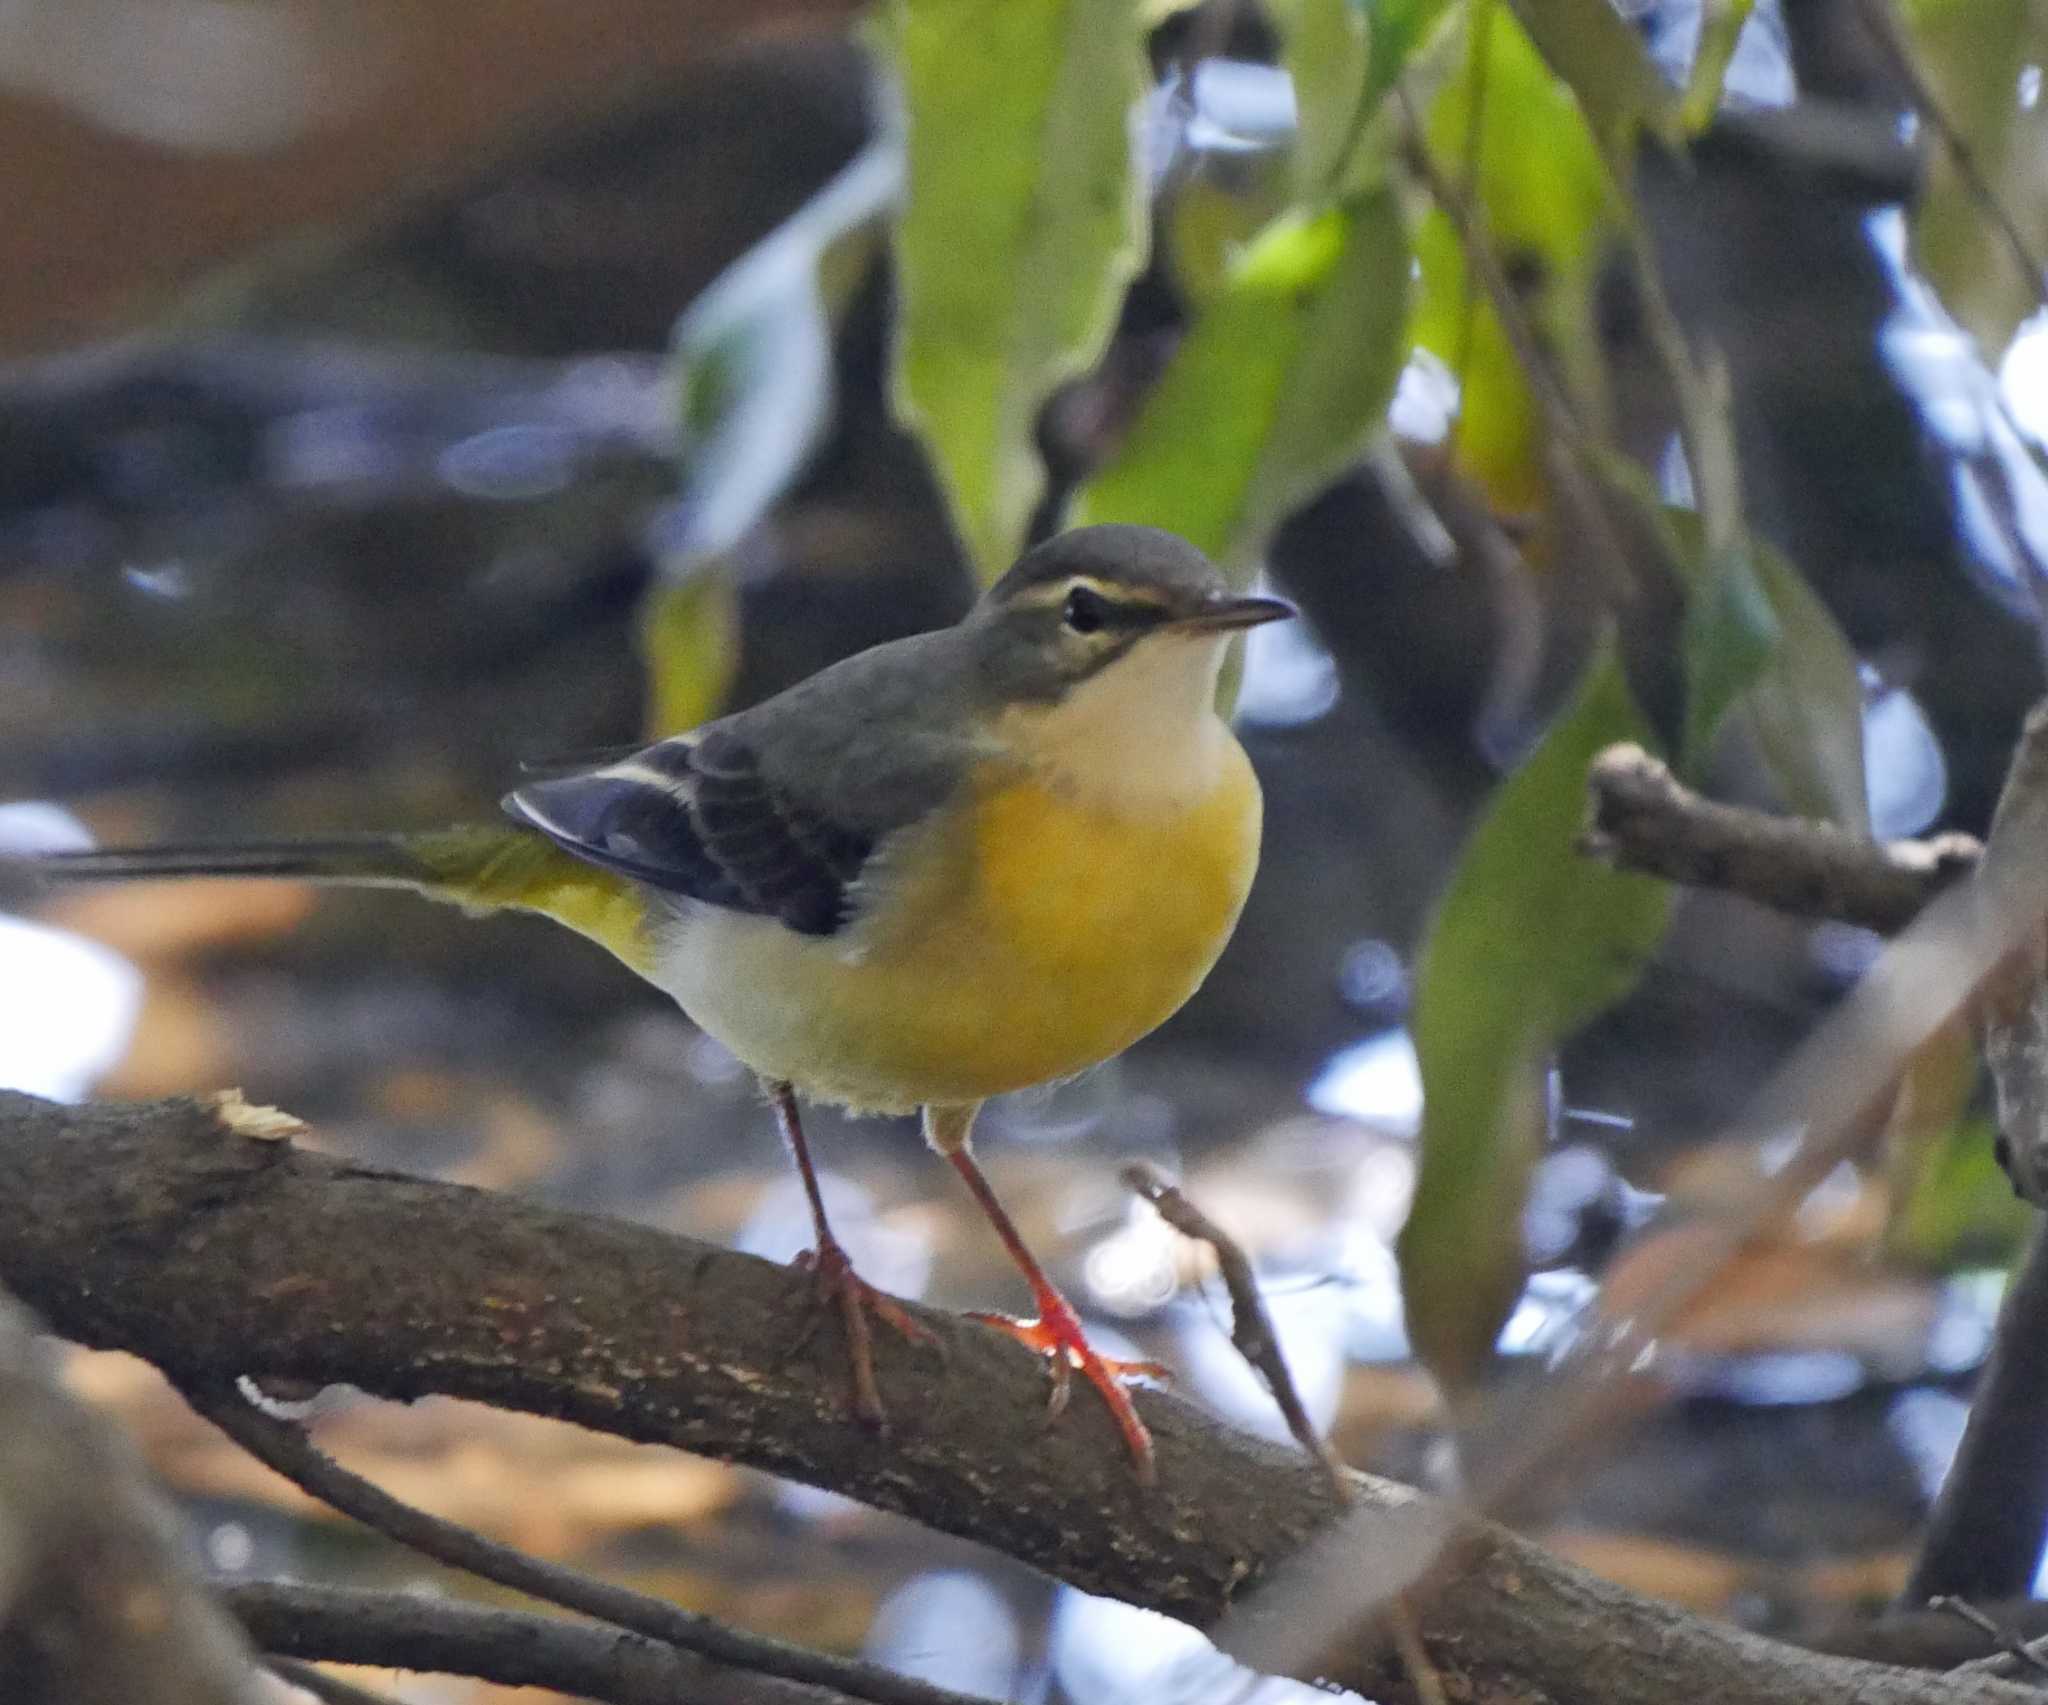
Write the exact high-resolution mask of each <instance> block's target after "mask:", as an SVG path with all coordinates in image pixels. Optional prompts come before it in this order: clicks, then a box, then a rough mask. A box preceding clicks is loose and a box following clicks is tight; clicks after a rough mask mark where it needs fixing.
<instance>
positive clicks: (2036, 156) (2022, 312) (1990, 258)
mask: <svg viewBox="0 0 2048 1705" xmlns="http://www.w3.org/2000/svg"><path fill="white" fill-rule="evenodd" d="M1899 16H1900V17H1901V18H1902V19H1903V20H1904V21H1905V23H1906V25H1907V27H1908V29H1909V30H1910V32H1911V37H1912V46H1913V50H1914V52H1915V55H1916V57H1917V60H1918V63H1919V66H1920V69H1921V71H1922V73H1923V75H1924V76H1925V78H1926V80H1927V82H1928V85H1929V87H1930V89H1931V92H1932V94H1933V96H1934V98H1935V100H1936V101H1937V102H1938V103H1939V105H1940V108H1941V112H1942V114H1943V116H1944V117H1945V118H1946V119H1947V121H1948V122H1949V123H1950V124H1952V125H1953V126H1954V127H1955V129H1956V130H1957V132H1958V133H1959V134H1960V135H1961V137H1962V138H1963V142H1964V145H1965V147H1967V148H1968V150H1969V153H1970V156H1971V158H1972V159H1973V160H1974V161H1975V164H1976V168H1977V170H1978V172H1979V173H1980V174H1981V175H1982V177H1983V179H1984V182H1985V184H1986V186H1987V187H1988V188H1989V189H1990V191H1991V193H1992V194H1993V196H1995V198H1996V200H1997V203H1998V207H1999V209H2000V210H2001V213H2002V214H2003V215H2005V216H2009V217H2010V218H2011V219H2012V221H2013V224H2014V225H2015V227H2016V228H2017V230H2018V231H2019V233H2020V236H2021V238H2022V240H2023V241H2024V242H2025V243H2026V244H2027V246H2028V248H2029V250H2030V252H2031V253H2032V254H2033V255H2034V256H2035V257H2036V258H2037V259H2038V258H2039V257H2040V256H2041V255H2042V253H2043V252H2044V249H2048V103H2044V102H2043V101H2042V99H2041V94H2042V90H2041V77H2042V70H2043V67H2044V66H2048V6H2044V5H2042V4H2040V0H1904V3H1903V4H1902V5H1901V6H1900V8H1899ZM1928 147H1929V150H1930V156H1929V157H1930V159H1931V161H1932V171H1931V173H1930V176H1929V181H1928V185H1927V191H1926V194H1925V195H1924V196H1923V197H1922V199H1921V201H1920V203H1919V205H1918V207H1917V208H1916V209H1915V210H1914V213H1913V246H1914V251H1915V255H1916V258H1917V259H1918V261H1919V264H1920V266H1921V267H1922V268H1923V269H1924V270H1925V271H1926V273H1927V276H1928V278H1929V280H1930V281H1931V282H1932V283H1933V285H1934V286H1935V288H1936V289H1937V290H1938V291H1939V292H1940V294H1941V297H1942V300H1943V302H1944V303H1945V304H1946V306H1947V308H1948V311H1949V312H1950V313H1951V314H1953V315H1954V316H1955V317H1956V318H1957V319H1958V320H1959V321H1961V322H1962V324H1963V325H1964V326H1966V327H1967V328H1968V329H1969V330H1970V331H1971V332H1972V333H1973V334H1974V335H1975V336H1976V338H1977V341H1978V343H1979V345H1980V346H1981V348H1982V350H1983V353H1984V355H1985V357H1986V358H1987V359H1992V360H1995V359H1996V358H1997V356H1998V355H1999V354H2000V353H2001V352H2002V351H2003V350H2004V349H2005V346H2006V345H2007V343H2008V342H2010V341H2011V338H2012V334H2013V329H2014V328H2015V327H2016V326H2017V325H2018V324H2019V323H2020V321H2021V320H2023V319H2025V318H2026V316H2027V315H2029V314H2031V313H2032V312H2033V311H2034V310H2035V309H2036V308H2038V307H2040V305H2041V292H2042V281H2041V279H2040V278H2039V277H2032V278H2030V277H2028V276H2027V274H2026V272H2025V271H2024V270H2023V269H2022V267H2021V265H2020V263H2019V261H2018V258H2017V257H2016V256H2015V255H2014V254H2013V253H2012V251H2011V249H2010V247H2009V245H2008V243H2007V240H2006V238H2005V236H2004V235H2003V233H2001V232H2000V230H1999V228H1998V224H1997V220H1996V218H1994V217H1993V215H1992V213H1991V211H1990V209H1988V208H1987V207H1986V206H1985V204H1984V201H1983V198H1982V197H1981V196H1980V195H1979V194H1978V193H1977V192H1976V191H1975V190H1974V189H1973V187H1972V186H1971V185H1970V183H1969V182H1968V180H1967V177H1966V176H1965V174H1964V173H1963V171H1962V170H1961V169H1960V168H1959V166H1958V164H1957V162H1956V159H1955V155H1954V152H1953V151H1952V150H1951V149H1949V148H1948V147H1946V146H1945V145H1944V143H1943V140H1942V139H1941V138H1940V136H1939V135H1930V136H1929V138H1928Z"/></svg>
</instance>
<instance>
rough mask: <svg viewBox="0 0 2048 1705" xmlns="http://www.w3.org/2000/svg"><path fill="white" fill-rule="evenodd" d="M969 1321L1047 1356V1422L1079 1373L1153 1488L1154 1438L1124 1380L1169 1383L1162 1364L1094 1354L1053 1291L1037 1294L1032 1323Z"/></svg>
mask: <svg viewBox="0 0 2048 1705" xmlns="http://www.w3.org/2000/svg"><path fill="white" fill-rule="evenodd" d="M967 1318H968V1319H969V1320H978V1321H980V1322H981V1323H982V1324H983V1325H984V1326H993V1327H994V1328H995V1329H996V1330H997V1331H998V1332H1003V1333H1007V1334H1008V1335H1009V1336H1010V1337H1012V1338H1015V1339H1016V1340H1017V1342H1018V1343H1020V1344H1023V1345H1025V1346H1027V1347H1028V1348H1030V1349H1033V1350H1036V1351H1037V1352H1038V1353H1039V1354H1040V1355H1042V1356H1043V1357H1045V1365H1046V1371H1047V1372H1048V1373H1050V1374H1051V1375H1052V1397H1051V1399H1050V1401H1049V1402H1048V1403H1047V1404H1046V1410H1045V1413H1046V1420H1047V1421H1048V1422H1051V1421H1054V1420H1057V1419H1058V1418H1059V1416H1060V1414H1061V1413H1062V1412H1063V1411H1064V1410H1065V1409H1066V1406H1067V1399H1068V1397H1069V1396H1070V1395H1071V1394H1072V1390H1073V1376H1074V1370H1075V1369H1077V1368H1078V1369H1079V1370H1080V1371H1081V1373H1082V1374H1084V1375H1085V1376H1086V1377H1087V1380H1088V1383H1089V1384H1090V1385H1092V1386H1094V1387H1095V1389H1096V1390H1097V1391H1099V1392H1100V1393H1101V1394H1102V1401H1103V1402H1105V1403H1107V1404H1108V1405H1109V1412H1110V1414H1111V1415H1112V1416H1113V1417H1114V1418H1115V1420H1116V1424H1117V1426H1118V1427H1119V1428H1120V1429H1121V1430H1122V1432H1123V1435H1124V1443H1125V1445H1126V1446H1128V1447H1129V1449H1130V1453H1131V1462H1132V1464H1133V1465H1134V1466H1135V1467H1136V1469H1137V1471H1138V1479H1139V1482H1140V1483H1141V1484H1143V1485H1146V1486H1150V1485H1151V1484H1152V1483H1153V1481H1154V1480H1155V1479H1156V1478H1157V1472H1156V1470H1155V1468H1154V1465H1153V1460H1152V1434H1151V1433H1150V1431H1149V1430H1147V1428H1146V1426H1145V1423H1144V1422H1143V1421H1141V1420H1139V1419H1138V1411H1137V1410H1136V1409H1134V1408H1133V1407H1132V1406H1131V1398H1130V1394H1129V1393H1128V1392H1127V1391H1125V1390H1124V1381H1125V1380H1132V1379H1167V1378H1170V1377H1171V1375H1170V1374H1169V1372H1168V1370H1167V1368H1166V1367H1165V1365H1164V1364H1163V1363H1160V1362H1119V1361H1113V1360H1112V1359H1111V1358H1109V1357H1108V1356H1100V1355H1097V1354H1096V1353H1095V1348H1094V1346H1093V1345H1091V1344H1090V1343H1089V1342H1088V1337H1087V1334H1086V1333H1084V1332H1083V1331H1082V1330H1081V1322H1080V1319H1079V1317H1078V1316H1077V1315H1076V1314H1075V1313H1074V1310H1073V1307H1072V1306H1071V1305H1070V1304H1069V1303H1068V1301H1067V1299H1066V1298H1065V1297H1063V1296H1061V1295H1060V1294H1059V1292H1057V1291H1053V1290H1046V1291H1042V1292H1040V1293H1039V1297H1038V1318H1037V1319H1036V1320H1014V1319H1012V1318H1011V1317H1010V1316H1009V1315H1007V1314H979V1313H976V1314H970V1315H969V1316H968V1317H967Z"/></svg>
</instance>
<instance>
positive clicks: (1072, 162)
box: [884, 0, 1147, 578]
mask: <svg viewBox="0 0 2048 1705" xmlns="http://www.w3.org/2000/svg"><path fill="white" fill-rule="evenodd" d="M885 23H886V28H885V31H884V36H885V39H886V41H887V42H888V45H889V50H890V53H891V55H892V58H893V60H894V64H895V69H896V72H897V75H898V78H899V80H900V83H901V87H902V97H903V104H904V109H905V122H906V126H907V141H906V146H907V148H908V154H909V194H908V197H907V199H906V202H905V205H904V210H903V216H902V218H901V220H900V221H899V222H898V224H897V228H896V261H897V283H898V302H899V323H898V329H897V340H896V351H895V360H896V369H895V391H896V399H897V405H898V407H899V409H900V410H901V412H902V414H903V416H904V418H905V419H906V420H907V421H908V422H909V423H910V424H911V425H912V426H913V427H914V428H915V429H916V430H917V431H918V433H919V434H920V436H921V437H922V438H923V440H924V443H925V445H926V448H927V450H928V451H929V453H930V455H931V458H932V461H933V464H934V466H935V467H936V468H937V470H938V474H939V479H940V483H941V485H942V486H943V487H944V489H945V491H946V495H947V499H948V501H949V503H950V505H951V507H952V511H953V517H954V523H955V525H956V526H957V528H958V529H959V532H960V535H961V538H962V539H963V540H964V541H965V543H966V545H967V548H968V552H969V554H970V556H971V557H972V558H973V560H974V563H975V565H976V567H977V568H978V569H979V570H980V572H981V573H982V574H983V576H984V577H989V578H992V577H993V576H995V575H996V574H999V573H1000V572H1001V571H1002V570H1003V569H1004V568H1005V567H1006V566H1007V565H1008V564H1009V562H1010V559H1011V558H1012V557H1013V556H1015V555H1016V552H1017V548H1018V546H1019V545H1020V543H1021V542H1022V540H1023V537H1024V531H1025V527H1026V525H1027V524H1028V522H1029V520H1030V516H1031V511H1032V509H1033V507H1034V505H1036V503H1037V502H1038V499H1039V496H1040V493H1041V492H1042V490H1043V489H1044V478H1045V476H1044V469H1043V467H1042V466H1041V464H1040V461H1039V457H1038V452H1037V448H1036V444H1035V442H1034V433H1035V430H1036V425H1037V419H1038V411H1039V408H1040V405H1041V404H1042V403H1043V402H1044V401H1045V399H1046V397H1047V396H1048V395H1049V394H1050V392H1051V391H1052V390H1053V389H1054V387H1055V386H1057V385H1058V384H1060V383H1061V382H1062V381H1063V380H1065V379H1068V378H1070V377H1072V376H1073V375H1074V374H1076V373H1078V372H1080V371H1081V370H1082V369H1083V368H1085V367H1086V366H1087V365H1088V364H1089V363H1090V362H1091V361H1093V360H1094V359H1095V357H1096V356H1097V354H1099V353H1100V351H1101V348H1102V345H1103V343H1104V341H1105V340H1106V339H1107V337H1108V335H1109V333H1110V330H1111V328H1112V326H1113V324H1114V322H1115V315H1116V309H1117V303H1118V301H1119V300H1120V298H1121V294H1122V290H1123V286H1124V285H1125V284H1126V283H1127V282H1128V281H1129V279H1130V278H1131V276H1132V274H1133V273H1134V272H1135V271H1136V270H1137V267H1138V265H1139V263H1140V260H1141V258H1142V253H1141V249H1142V243H1143V239H1144V230H1145V227H1144V221H1143V204H1142V195H1143V185H1142V183H1141V181H1140V174H1139V171H1138V168H1137V161H1136V157H1135V153H1136V150H1135V126H1136V120H1137V111H1138V102H1139V99H1140V97H1141V95H1142V94H1143V92H1144V88H1145V82H1146V77H1147V69H1146V63H1145V53H1144V45H1145V38H1144V24H1143V22H1142V20H1141V18H1140V15H1139V9H1138V8H1137V7H1136V6H1134V5H1132V4H1131V0H1029V3H1028V4H1023V5H1012V4H989V3H987V0H892V4H891V5H890V6H889V8H888V11H887V13H886V14H885Z"/></svg>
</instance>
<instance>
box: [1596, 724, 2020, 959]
mask: <svg viewBox="0 0 2048 1705" xmlns="http://www.w3.org/2000/svg"><path fill="white" fill-rule="evenodd" d="M1586 780H1587V786H1588V789H1589V791H1590V793H1591V796H1592V820H1591V823H1590V824H1589V825H1588V827H1587V830H1586V835H1585V839H1584V841H1583V843H1582V845H1583V848H1584V850H1585V851H1586V852H1588V853H1590V854H1592V855H1593V856H1595V857H1597V858H1601V859H1604V860H1606V861H1607V862H1608V863H1610V864H1613V865H1617V866H1619V867H1620V868H1621V869H1624V870H1637V871H1641V872H1642V873H1643V874H1644V875H1646V876H1661V877H1663V878H1664V879H1665V880H1666V881H1669V882H1683V883H1686V884H1689V885H1690V886H1692V887H1695V888H1720V889H1725V890H1727V891H1728V892H1730V893H1734V894H1740V895H1742V896H1744V897H1745V898H1746V899H1751V900H1755V901H1757V902H1758V903H1759V904H1760V905H1765V906H1771V907H1774V908H1775V909H1777V910H1778V911H1781V912H1791V913H1793V914H1794V915H1795V916H1798V917H1808V918H1832V919H1834V920H1836V921H1838V922H1841V923H1849V924H1861V925H1862V926H1863V927H1864V928H1865V929H1874V930H1877V931H1880V932H1881V933H1883V934H1886V935H1890V934H1893V933H1895V932H1897V931H1899V930H1902V929H1904V928H1905V927H1906V925H1907V924H1909V923H1911V922H1912V921H1913V919H1914V918H1916V917H1918V916H1919V915H1920V912H1921V909H1922V908H1923V907H1924V906H1926V904H1927V902H1928V901H1929V900H1931V899H1933V898H1934V896H1935V895H1936V894H1937V893H1939V892H1940V891H1941V890H1942V889H1943V888H1945V887H1947V886H1948V885H1949V884H1950V883H1951V882H1953V881H1955V880H1956V879H1957V878H1958V877H1961V876H1964V875H1967V874H1968V873H1969V872H1970V871H1971V870H1973V869H1975V868H1976V865H1977V863H1978V860H1979V859H1980V858H1981V856H1982V854H1983V850H1984V849H1983V848H1982V847H1981V846H1980V845H1979V844H1978V843H1977V842H1976V841H1975V840H1974V839H1972V838H1971V837H1970V836H1968V835H1958V834H1950V835H1939V836H1936V837H1935V838H1934V839H1933V840H1928V841H1890V842H1883V843H1880V842H1875V841H1868V840H1861V839H1858V838H1857V837H1856V836H1854V835H1851V834H1848V833H1846V832H1844V831H1843V830H1840V829H1837V828H1835V827H1834V826H1833V825H1832V824H1828V823H1818V822H1815V821H1813V820H1812V819H1811V818H1806V817H1776V816H1772V815H1770V814H1768V813H1766V812H1762V811H1751V810H1748V809H1746V808H1744V807H1742V806H1739V805H1724V804H1722V803H1721V802H1720V801H1718V800H1712V799H1707V798H1704V797H1702V796H1701V795H1700V794H1697V793H1695V792H1693V790H1692V789H1691V788H1689V787H1687V786H1685V785H1684V784H1683V783H1682V782H1680V781H1679V780H1678V779H1677V777H1675V776H1674V775H1672V773H1671V771H1670V769H1669V768H1668V767H1667V766H1666V765H1665V764H1664V763H1662V762H1661V761H1660V760H1659V759H1657V758H1654V757H1652V756H1651V755H1650V754H1649V753H1648V752H1646V751H1644V750H1643V749H1642V747H1640V746H1626V745H1624V746H1612V747H1609V748H1608V749H1607V750H1606V751H1605V752H1602V753H1601V754H1600V756H1599V758H1598V759H1596V760H1595V761H1594V764H1593V768H1592V771H1591V772H1590V774H1589V775H1588V776H1587V778H1586Z"/></svg>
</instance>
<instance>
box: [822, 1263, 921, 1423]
mask: <svg viewBox="0 0 2048 1705" xmlns="http://www.w3.org/2000/svg"><path fill="white" fill-rule="evenodd" d="M795 1264H796V1266H797V1268H798V1270H799V1271H802V1272H806V1273H809V1274H810V1275H811V1276H812V1278H813V1280H814V1281H815V1282H816V1284H817V1287H818V1303H819V1306H820V1307H822V1308H837V1309H838V1310H839V1318H840V1320H841V1321H842V1322H843V1323H844V1324H845V1326H846V1356H847V1360H848V1361H849V1362H851V1363H852V1364H853V1408H854V1413H855V1414H857V1415H858V1416H859V1417H860V1418H861V1419H862V1420H863V1421H865V1422H866V1423H867V1424H868V1425H869V1426H871V1427H884V1426H887V1425H888V1420H889V1417H888V1412H887V1411H886V1410H884V1409H883V1407H882V1392H881V1388H880V1387H879V1386H878V1385H877V1384H876V1383H875V1345H874V1338H873V1336H872V1334H870V1332H869V1331H868V1316H869V1315H871V1314H872V1315H873V1316H874V1317H875V1318H876V1319H877V1320H879V1321H881V1323H882V1324H883V1325H884V1326H887V1327H889V1328H890V1329H891V1330H892V1331H894V1332H897V1333H899V1334H900V1335H901V1336H903V1337H905V1338H907V1339H909V1340H910V1341H911V1342H912V1343H913V1344H936V1343H938V1341H939V1339H938V1334H936V1333H935V1332H933V1331H932V1330H931V1328H930V1327H928V1326H922V1325H920V1324H919V1323H918V1322H917V1321H915V1320H913V1319H912V1318H911V1317H910V1314H909V1312H908V1311H907V1310H906V1309H905V1308H904V1307H903V1305H902V1304H901V1303H899V1302H898V1301H897V1300H896V1299H895V1298H894V1297H892V1296H890V1295H889V1294H888V1293H887V1292H885V1291H878V1290H876V1289H875V1287H874V1286H873V1285H871V1284H869V1283H868V1282H867V1280H865V1279H863V1278H862V1277H861V1276H860V1275H859V1274H858V1273H856V1272H855V1271H854V1270H853V1263H852V1262H851V1261H849V1260H848V1259H847V1257H846V1251H845V1250H844V1249H842V1248H840V1246H839V1243H838V1240H837V1239H833V1238H828V1239H826V1240H824V1241H822V1242H820V1243H819V1245H818V1247H817V1248H816V1249H806V1250H805V1251H804V1252H803V1253H802V1254H801V1255H799V1256H798V1257H797V1258H796V1263H795ZM806 1335H808V1333H807V1334H806Z"/></svg>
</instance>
